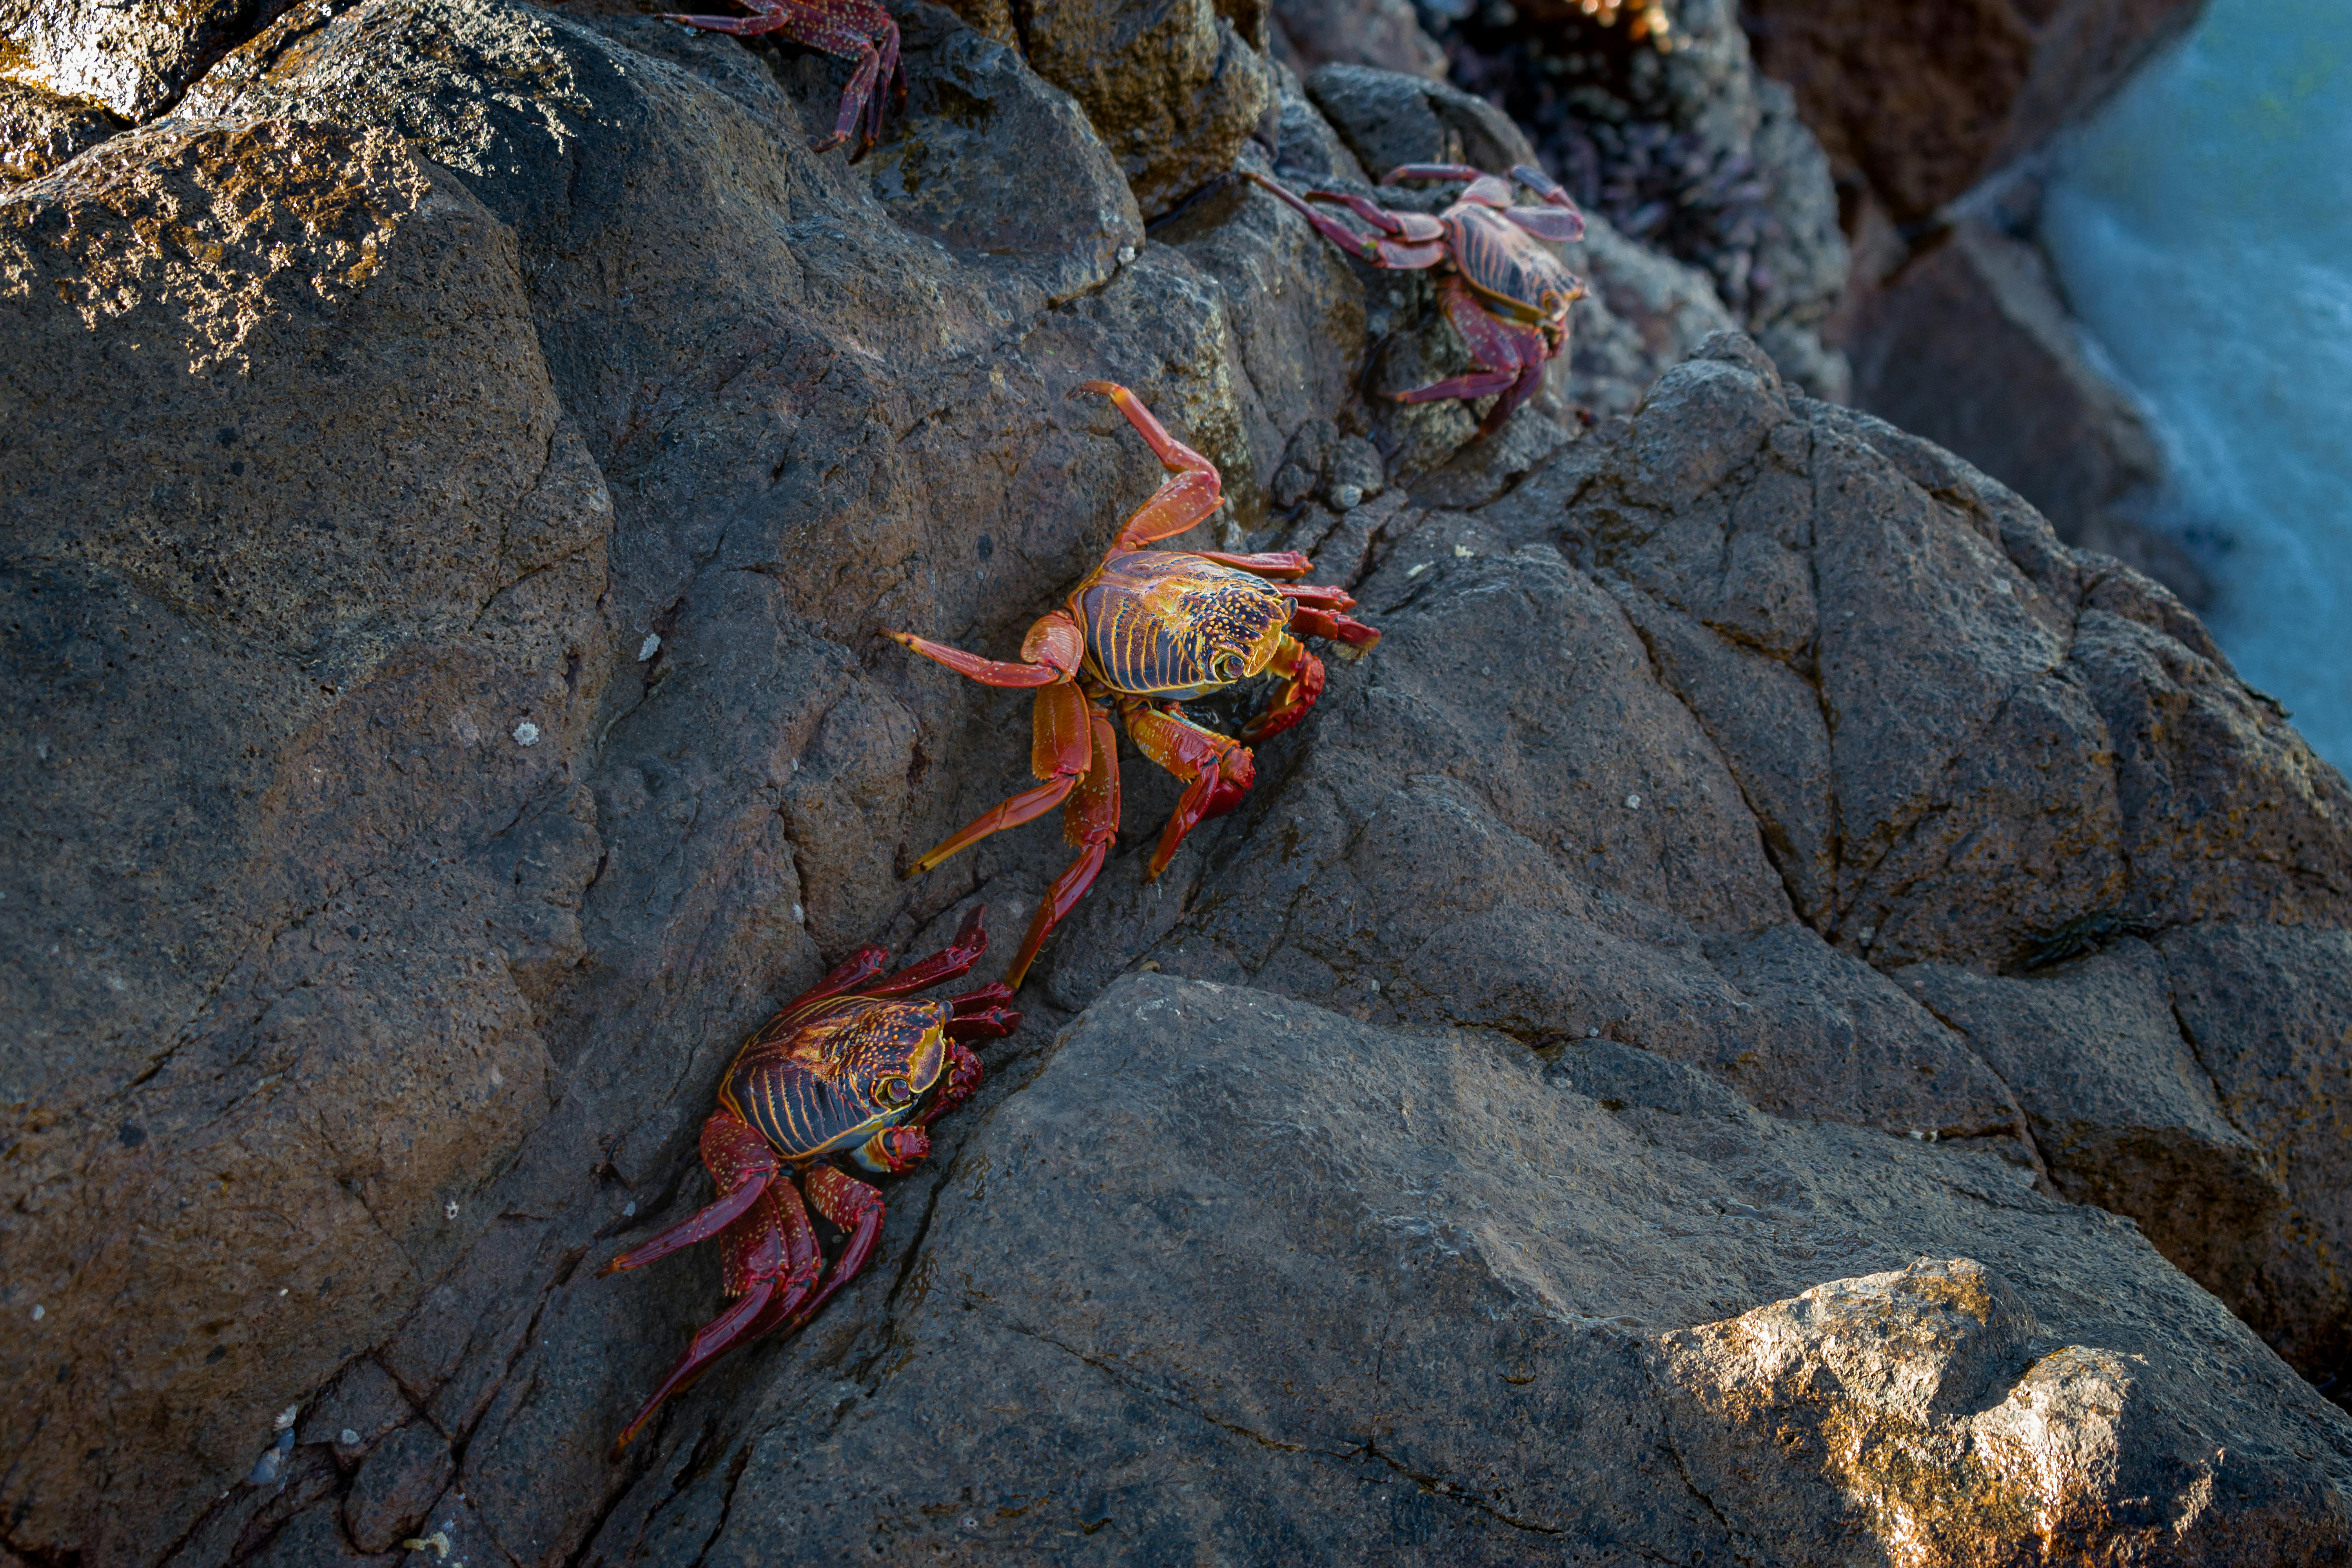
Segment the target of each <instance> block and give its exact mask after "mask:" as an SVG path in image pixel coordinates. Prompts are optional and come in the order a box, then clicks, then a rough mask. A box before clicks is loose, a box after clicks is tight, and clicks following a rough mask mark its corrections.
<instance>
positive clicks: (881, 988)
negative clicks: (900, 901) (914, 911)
mask: <svg viewBox="0 0 2352 1568" xmlns="http://www.w3.org/2000/svg"><path fill="white" fill-rule="evenodd" d="M987 919H988V906H987V905H986V904H974V905H972V907H971V913H969V914H967V915H965V916H964V917H963V923H962V924H961V925H960V926H958V927H956V933H955V941H953V942H950V943H949V944H948V945H947V946H946V947H944V948H942V949H940V951H939V952H935V953H933V954H931V956H930V957H929V958H925V959H919V960H918V961H916V962H915V963H910V964H908V965H907V967H906V968H904V969H902V970H900V971H898V973H896V974H893V975H891V976H889V977H888V978H887V979H885V980H877V981H876V982H875V983H874V984H871V985H868V986H866V988H865V989H863V990H862V991H860V992H859V993H858V994H859V995H861V996H908V995H912V994H914V993H916V992H918V991H928V990H929V989H930V988H931V987H932V986H934V985H937V984H940V982H941V981H942V980H953V979H955V978H957V977H958V976H960V975H964V974H969V973H971V966H972V965H973V964H975V963H979V962H980V955H981V954H982V953H983V952H987V951H988V929H987V926H986V925H985V924H984V923H983V922H985V921H986V920H987Z"/></svg>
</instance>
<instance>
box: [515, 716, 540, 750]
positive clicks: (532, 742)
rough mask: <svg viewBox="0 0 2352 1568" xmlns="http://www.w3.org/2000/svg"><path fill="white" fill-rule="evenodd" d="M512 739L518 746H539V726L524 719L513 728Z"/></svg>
mask: <svg viewBox="0 0 2352 1568" xmlns="http://www.w3.org/2000/svg"><path fill="white" fill-rule="evenodd" d="M514 738H515V744H516V745H518V746H536V745H538V744H539V726H538V725H536V724H534V723H532V722H531V721H530V720H528V719H526V720H524V721H522V722H521V723H520V724H518V725H516V726H515V727H514Z"/></svg>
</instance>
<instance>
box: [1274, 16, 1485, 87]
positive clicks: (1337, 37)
mask: <svg viewBox="0 0 2352 1568" xmlns="http://www.w3.org/2000/svg"><path fill="white" fill-rule="evenodd" d="M1274 43H1275V49H1276V54H1277V55H1278V56H1279V57H1280V58H1282V61H1283V63H1284V64H1285V65H1287V66H1288V67H1290V68H1291V69H1293V70H1295V71H1297V73H1298V74H1299V75H1301V76H1305V75H1307V73H1308V72H1309V71H1312V70H1313V69H1315V68H1317V67H1318V66H1326V65H1349V66H1375V67H1378V68H1380V69H1381V70H1392V71H1402V72H1404V73H1405V74H1406V75H1408V76H1422V77H1430V78H1433V79H1438V80H1443V79H1444V76H1445V49H1444V46H1442V45H1440V44H1439V43H1438V41H1437V40H1436V39H1434V38H1433V37H1430V36H1429V35H1428V34H1427V33H1425V32H1423V30H1422V26H1421V18H1420V16H1419V14H1418V13H1417V12H1416V11H1415V9H1414V7H1413V5H1412V0H1276V5H1275V7H1274Z"/></svg>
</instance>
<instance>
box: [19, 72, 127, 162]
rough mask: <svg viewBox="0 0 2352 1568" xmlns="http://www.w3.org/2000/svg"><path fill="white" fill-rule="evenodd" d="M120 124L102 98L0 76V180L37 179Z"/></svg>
mask: <svg viewBox="0 0 2352 1568" xmlns="http://www.w3.org/2000/svg"><path fill="white" fill-rule="evenodd" d="M123 127H124V121H123V120H122V118H121V116H120V115H117V114H115V113H113V112H112V111H111V110H108V109H106V108H105V107H104V106H103V105H101V104H98V103H94V102H92V101H90V100H88V99H81V98H67V97H63V96H61V95H59V94H58V93H54V92H51V91H50V90H49V89H47V88H45V87H41V86H39V85H37V84H36V83H33V82H27V81H18V80H16V79H11V78H8V77H5V76H0V186H5V185H6V184H11V183H15V182H20V181H24V180H37V179H39V178H40V177H41V176H42V175H43V174H47V173H48V172H49V171H50V170H51V169H54V168H56V167H57V166H58V164H60V163H64V162H65V161H66V160H67V159H68V158H70V157H72V156H73V155H74V154H75V153H79V152H80V151H81V150H82V149H83V148H85V147H95V146H97V145H98V144H99V143H100V142H103V141H105V140H106V139H107V138H108V137H110V136H111V135H113V134H114V133H115V132H118V131H121V130H122V129H123Z"/></svg>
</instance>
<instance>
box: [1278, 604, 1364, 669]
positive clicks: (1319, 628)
mask: <svg viewBox="0 0 2352 1568" xmlns="http://www.w3.org/2000/svg"><path fill="white" fill-rule="evenodd" d="M1290 625H1291V629H1293V630H1294V631H1301V632H1305V633H1306V634H1307V636H1308V637H1324V638H1328V640H1330V641H1332V642H1336V643H1339V644H1340V645H1341V646H1342V647H1344V648H1345V649H1346V651H1345V652H1343V653H1341V654H1340V655H1339V657H1340V658H1343V659H1349V660H1354V659H1358V658H1362V657H1363V656H1364V655H1365V654H1367V653H1370V651H1371V650H1372V648H1373V647H1374V646H1375V645H1377V644H1378V643H1379V642H1380V640H1381V634H1380V629H1379V628H1378V627H1377V626H1366V625H1364V623H1363V622H1361V621H1360V620H1358V619H1356V617H1355V616H1343V615H1340V614H1339V613H1338V612H1336V611H1331V610H1318V609H1314V608H1311V607H1309V606H1307V605H1298V606H1297V608H1295V609H1293V610H1292V611H1291V612H1290Z"/></svg>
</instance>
